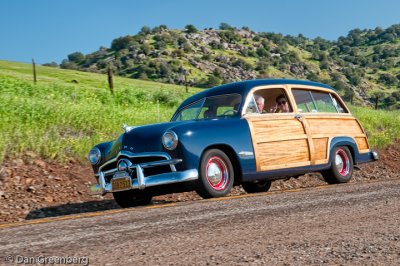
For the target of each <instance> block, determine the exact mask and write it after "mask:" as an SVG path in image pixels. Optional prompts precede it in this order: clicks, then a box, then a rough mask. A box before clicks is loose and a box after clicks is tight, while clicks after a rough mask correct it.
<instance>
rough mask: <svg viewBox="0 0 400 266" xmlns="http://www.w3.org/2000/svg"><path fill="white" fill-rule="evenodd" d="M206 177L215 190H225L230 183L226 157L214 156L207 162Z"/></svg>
mask: <svg viewBox="0 0 400 266" xmlns="http://www.w3.org/2000/svg"><path fill="white" fill-rule="evenodd" d="M206 178H207V181H208V183H209V184H210V186H211V187H212V188H213V189H215V190H218V191H220V190H224V189H225V188H226V187H227V186H228V184H229V179H230V175H229V171H228V167H227V165H226V162H225V160H224V159H222V158H221V157H219V156H213V157H211V158H210V159H208V161H207V164H206Z"/></svg>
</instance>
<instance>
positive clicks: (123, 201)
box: [113, 190, 152, 208]
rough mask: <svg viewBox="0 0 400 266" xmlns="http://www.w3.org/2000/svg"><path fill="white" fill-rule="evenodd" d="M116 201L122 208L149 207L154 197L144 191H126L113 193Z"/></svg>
mask: <svg viewBox="0 0 400 266" xmlns="http://www.w3.org/2000/svg"><path fill="white" fill-rule="evenodd" d="M113 196H114V199H115V201H116V202H117V203H118V205H119V206H121V207H122V208H129V207H136V206H143V205H147V204H149V203H150V202H151V198H152V195H151V194H150V193H148V192H146V191H142V190H126V191H119V192H113Z"/></svg>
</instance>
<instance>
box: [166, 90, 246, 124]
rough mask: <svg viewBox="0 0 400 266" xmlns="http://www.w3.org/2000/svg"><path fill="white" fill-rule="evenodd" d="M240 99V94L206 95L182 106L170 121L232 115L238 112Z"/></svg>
mask: <svg viewBox="0 0 400 266" xmlns="http://www.w3.org/2000/svg"><path fill="white" fill-rule="evenodd" d="M241 99H242V96H240V95H239V94H226V95H219V96H212V97H207V98H205V99H201V100H200V101H197V102H195V103H192V104H190V105H188V106H186V107H184V108H183V109H182V110H181V111H180V112H178V113H177V114H176V115H175V116H174V117H173V118H172V121H186V120H196V119H213V118H218V117H230V116H234V115H236V114H237V113H238V112H239V107H240V102H241Z"/></svg>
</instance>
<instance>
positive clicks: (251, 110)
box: [245, 95, 259, 114]
mask: <svg viewBox="0 0 400 266" xmlns="http://www.w3.org/2000/svg"><path fill="white" fill-rule="evenodd" d="M245 113H246V114H258V113H259V112H258V108H257V104H256V101H255V100H254V95H253V96H252V97H251V99H250V102H249V104H248V105H247V108H246V112H245Z"/></svg>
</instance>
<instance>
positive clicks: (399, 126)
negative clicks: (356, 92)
mask: <svg viewBox="0 0 400 266" xmlns="http://www.w3.org/2000/svg"><path fill="white" fill-rule="evenodd" d="M350 109H351V112H352V113H353V115H354V116H355V117H357V118H358V119H359V120H360V122H361V124H362V126H363V127H364V128H365V130H366V131H367V133H368V136H369V144H370V145H371V147H373V148H384V147H386V146H387V145H389V144H391V143H392V142H393V141H394V140H396V139H399V138H400V111H385V110H373V109H371V108H367V107H358V106H350Z"/></svg>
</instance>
